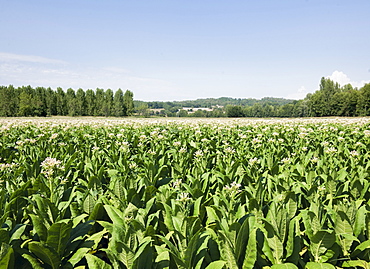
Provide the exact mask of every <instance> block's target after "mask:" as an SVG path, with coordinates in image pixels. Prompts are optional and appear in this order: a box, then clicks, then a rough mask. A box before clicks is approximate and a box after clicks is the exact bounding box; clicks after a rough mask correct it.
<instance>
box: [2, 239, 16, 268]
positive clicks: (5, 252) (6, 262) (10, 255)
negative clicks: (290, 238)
mask: <svg viewBox="0 0 370 269" xmlns="http://www.w3.org/2000/svg"><path fill="white" fill-rule="evenodd" d="M0 268H4V269H12V268H14V251H13V248H12V247H11V246H9V245H8V244H5V243H2V244H1V245H0Z"/></svg>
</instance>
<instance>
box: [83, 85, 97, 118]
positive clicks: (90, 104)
mask: <svg viewBox="0 0 370 269" xmlns="http://www.w3.org/2000/svg"><path fill="white" fill-rule="evenodd" d="M85 102H86V109H85V113H86V115H87V116H94V115H95V114H96V113H95V107H96V100H95V92H94V91H93V90H91V89H88V90H87V91H86V94H85Z"/></svg>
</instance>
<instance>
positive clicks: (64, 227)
mask: <svg viewBox="0 0 370 269" xmlns="http://www.w3.org/2000/svg"><path fill="white" fill-rule="evenodd" d="M71 231H72V220H61V221H59V222H56V223H53V224H52V225H51V226H50V228H49V230H48V238H47V241H46V243H47V245H48V246H50V247H51V248H53V249H54V250H55V251H56V253H58V254H59V256H61V257H62V256H63V253H64V249H65V247H66V246H67V243H68V241H69V237H70V234H71Z"/></svg>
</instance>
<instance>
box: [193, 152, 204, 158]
mask: <svg viewBox="0 0 370 269" xmlns="http://www.w3.org/2000/svg"><path fill="white" fill-rule="evenodd" d="M194 156H195V157H196V158H200V157H202V156H203V152H202V151H201V150H197V151H196V152H194Z"/></svg>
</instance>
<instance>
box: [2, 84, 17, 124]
mask: <svg viewBox="0 0 370 269" xmlns="http://www.w3.org/2000/svg"><path fill="white" fill-rule="evenodd" d="M17 110H18V96H17V92H16V90H15V89H14V87H13V85H9V86H8V87H6V86H2V87H0V116H5V117H9V116H16V115H17Z"/></svg>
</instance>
